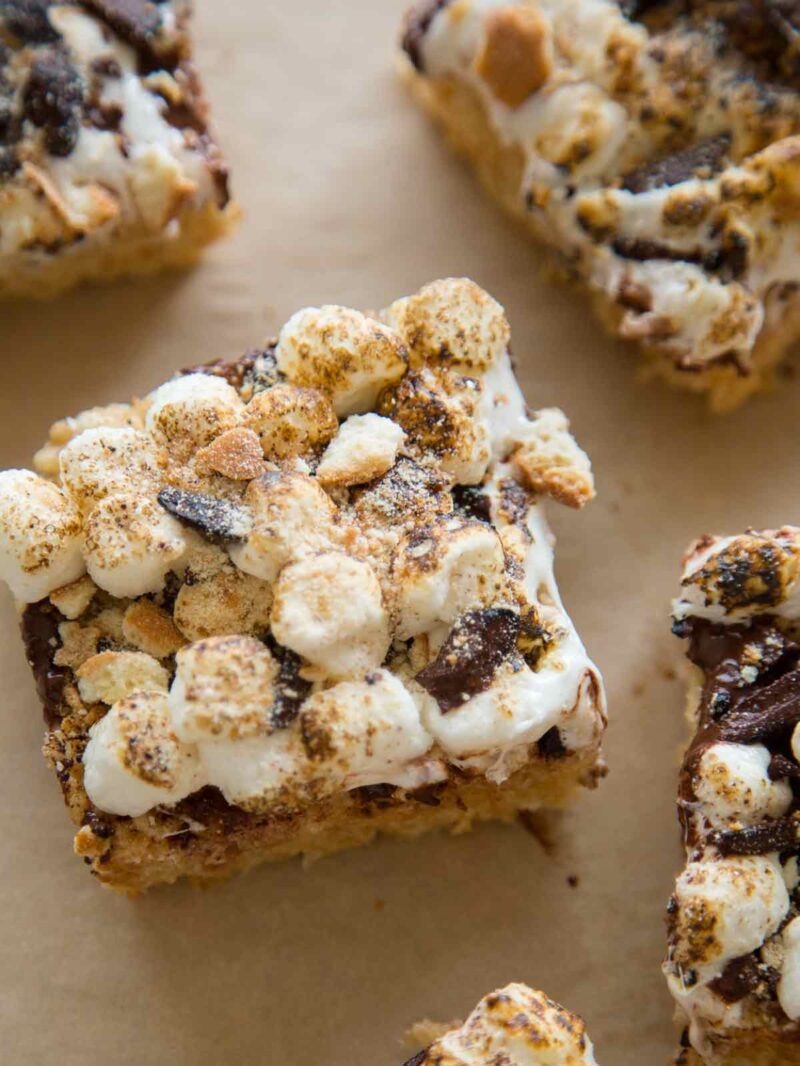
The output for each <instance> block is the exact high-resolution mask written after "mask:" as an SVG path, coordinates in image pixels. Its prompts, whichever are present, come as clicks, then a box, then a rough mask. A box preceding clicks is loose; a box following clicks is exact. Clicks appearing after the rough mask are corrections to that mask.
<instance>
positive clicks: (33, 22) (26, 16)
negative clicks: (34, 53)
mask: <svg viewBox="0 0 800 1066" xmlns="http://www.w3.org/2000/svg"><path fill="white" fill-rule="evenodd" d="M49 7H50V0H0V24H2V25H4V26H5V27H6V28H7V29H8V30H9V31H10V32H11V33H12V34H13V35H14V36H15V37H16V38H18V39H19V40H20V41H22V42H23V44H49V43H51V42H52V41H57V40H58V34H57V33H56V31H55V30H54V29H53V27H52V25H51V24H50V19H49V18H48V17H47V9H48V8H49Z"/></svg>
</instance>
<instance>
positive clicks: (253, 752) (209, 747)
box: [197, 723, 313, 813]
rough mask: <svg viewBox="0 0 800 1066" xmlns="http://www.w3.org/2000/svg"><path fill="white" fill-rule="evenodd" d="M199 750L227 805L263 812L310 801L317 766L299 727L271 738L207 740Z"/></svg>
mask: <svg viewBox="0 0 800 1066" xmlns="http://www.w3.org/2000/svg"><path fill="white" fill-rule="evenodd" d="M197 747H198V750H199V752H200V757H201V759H202V760H203V764H204V766H205V767H206V769H207V772H208V778H209V781H211V782H213V784H214V785H215V786H216V787H217V788H218V789H219V790H220V792H222V795H223V796H224V797H225V799H226V800H227V801H228V803H233V804H236V806H237V807H242V808H243V809H244V810H246V811H251V812H254V813H260V812H266V811H269V810H272V809H274V807H275V806H276V805H280V804H295V805H296V804H297V803H298V802H299V803H302V802H303V801H304V800H306V799H308V798H309V795H308V791H307V790H308V785H309V781H310V779H311V774H312V770H313V767H312V764H311V761H310V760H309V758H308V755H307V754H306V750H305V747H304V745H303V741H302V739H301V736H300V731H299V729H297V728H296V723H295V726H292V727H290V728H288V729H279V730H278V731H277V732H275V733H271V734H269V735H268V736H256V737H245V738H243V739H240V740H232V741H225V740H223V741H220V740H206V741H201V742H200V743H199V744H198V745H197Z"/></svg>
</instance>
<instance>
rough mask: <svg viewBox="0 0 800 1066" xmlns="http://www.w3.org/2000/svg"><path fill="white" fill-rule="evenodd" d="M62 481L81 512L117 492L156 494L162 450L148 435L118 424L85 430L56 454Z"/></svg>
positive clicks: (163, 460) (160, 474)
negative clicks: (59, 453)
mask: <svg viewBox="0 0 800 1066" xmlns="http://www.w3.org/2000/svg"><path fill="white" fill-rule="evenodd" d="M59 465H60V470H61V483H62V485H63V486H64V489H65V491H66V492H68V493H69V495H70V496H71V497H72V499H73V500H74V501H75V502H76V503H77V505H78V507H79V508H80V509H81V511H83V513H84V514H88V513H89V512H90V511H91V510H92V508H93V507H94V506H95V504H97V503H98V501H100V500H102V499H105V497H106V496H114V495H116V494H117V493H120V492H130V493H135V494H137V495H140V496H141V495H148V494H150V495H155V493H156V492H158V489H159V487H160V485H161V481H162V478H163V472H164V465H165V459H164V455H163V452H162V451H161V449H160V448H158V446H157V445H156V444H155V443H154V442H153V440H152V438H151V437H150V436H149V434H147V433H144V432H142V431H141V430H138V429H130V428H127V427H120V426H101V427H98V428H97V429H86V430H84V431H83V433H80V434H78V436H77V437H74V438H73V439H72V440H71V441H70V442H69V444H67V445H66V447H65V448H64V449H63V450H62V452H61V455H60V457H59Z"/></svg>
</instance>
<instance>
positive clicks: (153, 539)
mask: <svg viewBox="0 0 800 1066" xmlns="http://www.w3.org/2000/svg"><path fill="white" fill-rule="evenodd" d="M185 549H186V538H185V536H184V533H183V527H182V526H181V524H180V522H178V521H176V519H174V518H173V517H172V516H171V515H169V514H167V512H166V511H165V510H164V509H163V507H160V506H159V505H158V504H157V503H156V502H154V501H153V500H149V499H147V497H144V496H136V495H133V494H120V495H117V496H108V497H106V499H104V500H101V501H100V503H98V505H97V506H96V507H95V509H94V511H92V513H91V515H90V516H89V519H88V521H87V523H86V545H85V552H86V568H87V570H88V571H89V574H90V576H91V578H92V580H93V581H94V583H95V584H96V585H99V586H100V588H101V589H105V590H106V592H110V593H111V595H112V596H117V597H119V598H121V599H122V598H126V597H130V598H135V597H136V596H143V595H144V594H145V593H148V592H159V591H160V590H161V589H162V588H163V587H164V579H165V577H166V574H167V572H168V571H169V570H171V569H173V568H174V567H175V566H176V565H177V564H178V562H179V560H180V559H181V556H182V555H183V553H184V551H185Z"/></svg>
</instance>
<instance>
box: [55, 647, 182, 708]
mask: <svg viewBox="0 0 800 1066" xmlns="http://www.w3.org/2000/svg"><path fill="white" fill-rule="evenodd" d="M75 676H76V677H77V679H78V691H79V692H80V694H81V699H82V700H83V701H84V703H107V704H108V705H109V706H111V704H112V703H116V702H117V701H118V700H122V699H125V697H126V696H130V695H132V694H133V693H134V692H166V691H167V689H168V688H169V674H168V673H167V671H166V670H165V669H164V667H163V666H162V665H161V663H160V662H158V660H157V659H154V658H153V657H152V656H151V655H145V654H144V653H143V652H140V651H101V652H100V654H99V655H93V656H92V658H91V659H87V660H86V662H84V663H82V664H81V666H79V667H78V669H77V670H76V671H75Z"/></svg>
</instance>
